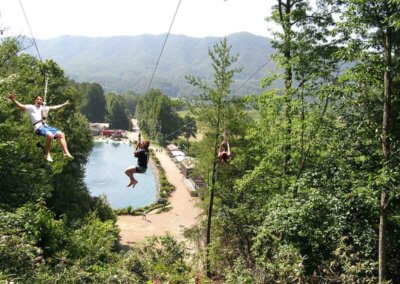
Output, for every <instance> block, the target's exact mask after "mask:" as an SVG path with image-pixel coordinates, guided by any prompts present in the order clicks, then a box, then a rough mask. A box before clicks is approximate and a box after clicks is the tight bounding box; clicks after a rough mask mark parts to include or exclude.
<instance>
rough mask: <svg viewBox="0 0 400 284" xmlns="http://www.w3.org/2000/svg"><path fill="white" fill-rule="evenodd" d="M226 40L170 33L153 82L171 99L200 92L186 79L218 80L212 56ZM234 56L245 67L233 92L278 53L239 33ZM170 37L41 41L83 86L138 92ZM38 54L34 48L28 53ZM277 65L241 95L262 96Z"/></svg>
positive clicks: (233, 40) (251, 82) (46, 52)
mask: <svg viewBox="0 0 400 284" xmlns="http://www.w3.org/2000/svg"><path fill="white" fill-rule="evenodd" d="M220 39H221V38H218V37H206V38H193V37H188V36H184V35H170V36H169V38H168V42H167V45H166V47H165V49H164V53H163V56H162V58H161V60H160V64H159V66H158V69H157V72H156V74H155V77H154V79H153V82H152V84H151V87H152V88H159V89H161V90H162V91H163V92H164V93H166V94H168V95H169V96H184V95H190V94H191V93H193V92H195V91H196V90H194V89H193V88H192V87H191V86H189V85H188V84H187V82H186V80H185V78H184V77H185V75H189V74H191V75H195V76H198V77H200V78H202V79H204V80H206V81H208V82H212V69H211V65H210V62H211V61H210V59H209V56H208V48H211V47H212V46H213V45H214V44H215V43H217V42H218V41H219V40H220ZM227 39H228V43H229V44H230V45H232V55H235V54H239V60H238V62H237V67H243V71H242V73H240V74H239V75H237V76H236V78H235V84H234V85H233V87H232V89H233V90H235V88H236V89H237V88H239V86H241V85H242V84H243V83H244V82H245V81H246V80H248V79H249V78H250V77H251V76H252V75H253V74H254V73H255V72H256V71H257V70H258V69H259V68H260V67H261V66H262V65H263V64H264V63H265V62H266V61H267V60H268V59H269V56H270V55H271V53H272V52H273V49H272V48H271V40H270V39H268V38H265V37H261V36H256V35H253V34H250V33H245V32H242V33H236V34H232V35H230V36H228V37H227ZM164 40H165V35H140V36H119V37H101V38H89V37H81V36H61V37H57V38H53V39H46V40H37V44H38V47H39V50H40V52H41V55H42V57H43V58H44V59H48V58H52V59H53V60H54V61H56V62H57V63H58V64H59V65H60V66H61V67H62V68H63V69H64V70H65V71H66V74H67V75H68V76H69V77H70V78H72V79H74V80H75V81H77V82H84V81H85V82H98V83H100V84H101V85H102V86H103V87H104V89H105V90H106V91H112V92H116V93H121V92H125V91H128V90H133V91H134V92H136V93H143V92H145V91H146V89H147V86H148V84H149V81H150V78H151V74H152V73H153V70H154V67H155V65H156V62H157V59H158V56H159V54H160V50H161V48H162V44H163V42H164ZM28 52H29V53H31V54H32V55H36V52H35V50H34V49H33V48H30V49H28ZM272 66H273V65H272V63H271V64H267V66H266V67H265V68H264V70H261V71H260V72H258V73H257V75H256V76H254V78H252V79H251V80H249V81H248V82H247V83H246V85H245V86H243V87H242V88H240V90H239V92H237V94H243V93H249V92H259V91H260V90H259V82H260V80H259V79H260V78H262V77H264V76H265V75H266V70H267V69H268V68H271V67H272Z"/></svg>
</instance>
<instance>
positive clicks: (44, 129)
mask: <svg viewBox="0 0 400 284" xmlns="http://www.w3.org/2000/svg"><path fill="white" fill-rule="evenodd" d="M58 132H60V131H59V130H58V129H57V128H55V127H51V126H48V125H43V126H40V127H39V128H38V129H36V131H35V133H36V135H39V136H44V137H47V134H51V135H53V136H54V135H56V134H57V133H58Z"/></svg>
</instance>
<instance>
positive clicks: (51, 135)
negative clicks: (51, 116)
mask: <svg viewBox="0 0 400 284" xmlns="http://www.w3.org/2000/svg"><path fill="white" fill-rule="evenodd" d="M8 98H9V99H10V100H11V101H13V102H14V104H15V105H16V106H17V107H18V108H19V109H21V110H25V111H27V112H28V114H29V117H30V119H31V122H32V125H33V128H34V130H35V134H36V135H39V136H44V137H45V138H46V143H45V146H44V158H45V160H46V161H48V162H53V159H52V158H51V155H50V149H51V142H52V140H53V139H57V140H58V142H59V143H60V145H61V149H62V151H63V153H64V157H65V158H67V159H73V157H72V155H71V154H70V152H69V151H68V146H67V141H66V140H65V134H64V133H62V132H61V131H59V130H58V129H57V128H54V127H50V126H48V125H47V124H46V123H45V119H46V118H45V117H44V115H43V114H44V113H45V114H47V113H48V111H49V110H56V109H59V108H62V107H64V106H66V105H68V104H69V101H66V102H65V103H63V104H62V105H57V106H43V98H42V97H41V96H36V97H35V100H34V104H33V105H24V104H21V103H20V102H19V101H17V100H16V99H15V98H16V95H15V94H10V95H9V96H8Z"/></svg>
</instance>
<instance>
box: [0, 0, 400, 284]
mask: <svg viewBox="0 0 400 284" xmlns="http://www.w3.org/2000/svg"><path fill="white" fill-rule="evenodd" d="M272 2H273V3H274V4H276V5H274V6H273V7H272V14H271V16H270V17H269V20H270V21H272V22H273V23H274V24H275V25H276V26H277V27H278V29H277V32H276V33H275V34H274V36H275V37H274V39H273V40H272V41H271V46H272V47H273V48H274V53H275V54H276V56H273V60H274V62H275V64H276V66H277V69H278V70H279V72H276V73H273V74H269V75H268V76H267V75H265V74H264V76H263V78H261V79H260V81H259V83H260V84H261V85H262V86H263V88H264V90H263V91H262V92H261V93H260V94H252V93H250V92H248V93H246V94H244V95H242V96H237V93H236V91H235V90H236V87H235V86H237V85H235V78H241V79H243V80H244V78H246V77H247V76H248V75H249V73H247V75H244V73H245V71H244V70H242V69H241V68H240V65H241V64H239V63H240V62H241V60H244V61H242V62H246V61H249V60H251V59H250V58H249V57H247V56H250V55H249V54H248V55H246V53H245V52H244V51H243V50H241V52H242V53H243V54H242V53H240V54H237V51H238V49H237V48H238V47H236V46H237V45H240V44H241V41H235V36H233V37H229V38H227V39H226V38H224V39H221V40H218V41H215V40H216V39H208V40H209V42H207V43H204V45H203V46H198V47H196V48H194V47H192V48H193V53H195V50H198V52H199V53H202V54H203V55H202V57H201V61H196V62H192V63H193V64H189V66H191V67H193V68H194V67H195V65H196V64H197V65H201V66H203V67H204V68H205V69H207V68H209V69H210V70H211V75H207V76H206V75H204V76H205V77H207V78H208V80H202V79H201V78H202V77H203V76H202V75H201V74H198V73H196V72H197V71H196V70H197V69H185V71H184V72H183V71H182V73H180V74H181V75H183V74H184V75H187V76H186V77H185V80H186V84H187V85H190V86H191V87H192V88H193V90H196V91H195V92H194V96H193V97H191V98H190V99H187V101H186V102H187V108H186V109H185V114H186V115H190V117H186V118H181V117H180V116H179V115H178V114H177V112H176V110H177V108H178V107H177V106H180V104H181V102H178V103H176V101H175V100H172V99H170V98H169V97H167V96H166V94H175V95H176V94H177V93H178V92H176V93H174V92H172V93H169V92H167V89H168V88H167V89H166V88H165V87H162V88H160V89H161V90H159V89H156V88H151V89H150V90H149V92H147V93H146V94H143V96H137V95H134V94H125V95H124V96H117V95H115V94H107V95H105V100H104V98H103V96H104V90H103V89H102V87H101V86H100V85H98V84H88V83H81V84H77V83H76V82H73V81H71V80H70V79H68V78H67V76H65V74H64V71H63V69H62V68H61V67H60V66H59V65H57V64H56V63H55V62H54V61H52V60H48V61H45V62H41V61H39V60H38V59H36V58H35V57H32V56H30V55H27V54H21V53H20V50H21V47H20V46H19V44H18V41H16V40H15V39H7V40H4V41H3V42H2V43H1V44H0V64H1V69H0V77H1V85H0V92H1V100H0V180H1V187H0V193H1V194H0V282H1V281H4V282H6V283H7V282H14V283H17V282H18V283H19V282H21V283H149V284H150V283H153V284H155V283H196V284H197V283H201V284H203V283H229V284H237V283H400V254H399V251H400V170H399V165H400V127H399V125H400V115H399V113H400V96H399V93H400V19H399V15H400V1H399V0H382V1H374V0H348V1H331V0H319V1H318V4H320V5H316V6H315V5H311V1H307V0H297V1H290V0H276V1H272ZM249 5H251V3H250V1H249ZM147 37H149V38H151V39H153V40H154V39H155V38H156V37H153V36H143V37H139V38H142V39H144V38H147ZM183 38H186V37H183ZM63 39H66V38H65V37H63V38H59V39H58V40H60V41H62V40H63ZM186 39H187V40H188V41H190V39H189V38H186ZM84 40H86V43H85V44H84V43H83V42H81V43H80V44H82V45H80V44H79V45H76V46H75V47H74V46H71V47H70V48H68V49H66V50H67V51H68V52H70V56H74V57H75V56H76V55H77V54H78V55H79V56H80V57H79V58H80V59H79V60H78V61H79V62H86V63H87V61H85V60H86V58H85V57H86V56H88V53H87V52H88V51H86V46H90V50H91V53H93V54H95V55H96V56H97V59H98V62H100V59H103V60H106V61H107V60H108V61H110V62H111V61H112V62H114V61H118V60H121V61H127V62H135V61H129V60H128V59H127V58H126V57H124V59H121V58H119V57H118V56H117V55H115V54H114V52H113V50H114V49H118V48H119V47H120V46H121V45H122V44H118V43H116V45H115V46H113V48H112V45H110V46H109V48H108V49H107V53H103V52H100V53H97V48H96V47H95V46H92V45H91V41H92V40H93V41H96V40H100V41H103V45H107V44H108V43H107V42H108V41H107V39H87V38H86V39H84ZM121 40H122V39H121ZM71 42H72V41H71ZM146 42H147V40H146ZM114 43H115V42H114ZM153 43H154V46H156V43H155V42H153ZM64 44H66V43H64ZM142 44H144V40H143V42H142ZM143 47H144V45H143ZM260 47H261V46H260ZM44 48H45V47H43V49H44ZM197 48H198V49H197ZM265 49H266V51H261V50H260V51H259V50H258V49H255V50H253V51H252V52H251V53H258V52H259V53H260V54H261V53H262V52H265V54H269V53H270V50H269V48H268V47H265ZM78 50H81V51H82V54H81V53H79V52H78ZM139 50H141V51H143V48H141V49H139ZM155 50H159V48H156V49H155ZM169 52H177V57H175V60H177V61H179V60H181V59H183V58H185V57H186V58H191V59H192V56H191V53H192V52H191V51H184V50H183V49H180V48H178V47H177V48H176V49H175V50H170V51H169ZM154 55H155V56H156V55H157V52H156V51H154ZM46 56H54V57H56V56H57V54H48V55H46ZM262 57H264V55H263V56H262ZM166 58H168V56H167V55H166ZM166 58H163V59H165V60H166V61H167V59H166ZM65 60H66V61H70V60H72V57H68V58H66V59H65ZM132 60H133V59H132ZM90 62H91V61H90ZM144 62H145V63H146V64H147V66H154V65H153V63H152V62H150V61H146V60H144ZM260 63H261V62H260ZM60 64H62V63H60ZM182 65H184V64H183V63H182ZM260 65H261V64H260ZM102 66H103V67H104V66H105V65H98V66H96V67H93V69H91V70H89V71H86V72H87V74H91V73H92V72H96V71H97V70H99V71H101V70H102V68H101V67H102ZM120 66H122V64H120ZM206 66H208V67H206ZM81 68H83V66H81V67H79V68H78V69H77V70H81ZM160 68H161V70H162V69H163V68H165V66H164V67H161V66H160ZM174 70H175V69H174ZM164 71H166V72H167V71H168V72H169V74H171V73H173V71H171V70H164ZM138 73H140V70H139V71H138ZM178 73H179V72H178ZM250 73H251V72H250ZM45 74H49V75H50V78H51V81H50V84H49V88H50V90H51V92H50V93H49V94H50V95H49V97H48V102H49V104H60V103H62V102H64V101H65V100H70V101H71V104H70V105H69V106H68V107H66V108H63V109H61V110H59V111H58V112H56V113H54V114H53V115H52V116H51V120H50V121H51V123H53V124H54V125H55V126H58V127H59V128H60V129H62V130H63V131H64V132H65V133H66V135H67V137H68V142H69V145H70V149H71V152H72V154H73V155H74V156H75V159H73V160H66V159H63V157H62V153H61V152H60V149H59V148H56V147H55V149H53V150H52V151H53V153H54V158H55V162H54V163H52V164H49V163H47V162H45V161H44V160H43V152H42V151H41V149H38V148H37V147H36V146H35V144H36V142H37V141H38V139H37V137H36V136H34V135H33V133H32V132H31V130H32V129H31V128H32V125H31V123H30V122H29V121H28V118H27V116H26V114H25V113H23V112H21V111H20V110H18V109H16V108H15V105H13V104H12V103H11V102H10V101H9V100H8V99H7V98H6V96H7V95H9V94H10V93H13V92H15V93H16V94H17V98H18V99H19V100H20V101H22V102H23V103H29V102H30V101H32V99H33V98H34V96H35V95H36V94H42V93H43V87H44V78H45V76H44V75H45ZM118 74H119V75H120V76H122V75H123V74H128V73H125V72H124V71H123V70H122V71H120V73H118ZM204 74H206V73H204ZM245 74H246V73H245ZM88 76H89V75H88ZM102 76H106V75H104V74H103V75H102ZM107 76H108V75H107ZM171 76H172V77H173V75H171ZM134 77H135V76H134ZM134 77H130V78H131V79H132V78H134ZM199 77H201V78H199ZM103 78H104V81H106V80H108V77H103ZM85 80H90V79H89V78H86V79H85ZM113 80H114V79H113ZM113 80H110V81H107V82H112V81H113ZM114 82H115V81H114ZM146 82H147V80H140V82H139V81H135V84H139V83H140V84H142V85H141V88H142V90H141V91H143V88H145V86H146ZM277 82H280V83H277ZM236 84H237V82H236ZM153 87H154V86H153ZM169 87H171V86H169ZM124 88H125V87H121V89H124ZM128 88H130V87H128ZM171 88H172V87H171ZM172 89H173V88H172ZM92 91H93V92H92ZM139 92H140V91H139ZM179 94H180V93H179ZM196 94H199V95H196ZM91 101H93V102H94V103H95V104H96V105H101V106H102V111H101V113H97V109H96V108H94V109H96V111H94V110H93V108H92V107H91V106H89V105H88V104H90V102H91ZM134 108H135V109H134ZM133 109H134V110H133ZM81 112H84V113H85V115H86V116H87V117H88V118H89V119H93V120H95V119H103V117H105V118H104V119H106V120H107V119H108V120H110V121H122V119H121V118H118V117H117V118H115V116H117V115H116V114H121V113H122V114H124V117H123V118H124V119H123V120H124V121H126V120H127V119H126V117H127V116H129V115H136V116H137V118H138V122H139V124H140V126H141V127H142V129H143V132H144V134H143V135H144V136H147V137H146V138H150V139H153V140H152V142H151V143H152V144H151V145H155V146H156V147H157V149H158V147H159V146H160V145H157V143H160V144H161V145H162V143H164V142H165V139H166V138H169V137H168V135H170V134H171V133H172V135H171V136H172V138H175V137H174V136H177V135H178V134H175V132H174V129H175V130H176V129H179V130H182V131H181V132H184V127H180V126H181V125H183V124H186V122H187V121H188V120H189V121H190V120H192V119H195V120H196V123H193V129H192V130H189V129H188V132H192V131H193V130H194V128H196V129H197V126H199V128H201V132H202V133H201V138H202V139H198V140H196V141H192V140H190V139H187V140H185V141H184V142H185V147H187V149H188V153H190V155H191V156H193V157H195V159H196V160H195V161H196V162H195V165H196V167H195V169H194V170H193V175H195V176H196V177H202V178H203V181H204V183H205V186H203V187H202V188H200V189H198V191H197V193H198V194H199V197H198V198H197V199H196V200H197V201H198V204H197V206H199V207H200V208H201V210H202V212H203V214H201V215H200V216H199V217H198V220H197V223H196V225H194V226H193V227H191V228H185V229H184V231H183V237H185V243H179V242H177V241H176V240H175V239H174V238H173V237H171V236H163V237H159V238H155V239H150V240H147V241H145V242H144V243H141V244H132V247H129V248H124V249H126V251H121V249H122V247H121V246H119V245H118V228H117V226H116V224H115V218H116V217H115V215H114V213H113V211H112V210H111V209H110V207H109V206H108V204H107V202H106V200H104V199H103V198H92V197H90V196H89V194H88V191H87V188H86V186H85V184H84V182H83V175H84V165H85V163H86V162H87V158H88V155H89V153H90V151H91V147H92V140H91V137H90V134H89V131H88V124H87V122H88V121H87V120H86V118H85V117H84V116H83V114H81ZM113 117H114V118H113ZM125 124H126V123H125ZM195 126H196V127H195ZM190 136H191V134H190V133H189V134H187V137H190ZM172 138H171V139H172ZM223 141H224V143H225V145H227V144H228V143H229V145H230V147H229V149H230V151H229V152H230V153H229V154H228V153H226V155H227V159H226V160H223V159H222V158H220V156H219V154H221V153H220V152H222V149H223V147H222V144H221V143H222V142H223ZM158 153H160V152H158ZM167 158H168V157H167ZM165 170H166V171H167V170H168V169H165ZM121 175H123V174H121ZM182 179H183V177H182ZM165 182H166V180H165V179H164V181H161V183H165ZM171 194H172V195H173V194H174V193H173V192H172V193H171ZM167 213H168V212H167ZM166 216H168V215H166ZM144 217H145V216H144ZM139 218H141V216H140V217H139ZM140 220H141V221H143V222H146V223H149V224H148V225H149V226H153V224H152V223H151V221H150V220H144V218H143V219H140ZM182 229H183V228H182Z"/></svg>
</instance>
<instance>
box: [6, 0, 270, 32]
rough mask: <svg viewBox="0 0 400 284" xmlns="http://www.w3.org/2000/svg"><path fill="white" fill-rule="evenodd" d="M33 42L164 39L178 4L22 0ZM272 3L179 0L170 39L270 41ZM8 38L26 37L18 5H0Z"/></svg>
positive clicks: (10, 0)
mask: <svg viewBox="0 0 400 284" xmlns="http://www.w3.org/2000/svg"><path fill="white" fill-rule="evenodd" d="M21 1H22V4H23V7H24V10H25V12H26V14H27V17H28V20H29V22H30V25H31V27H32V30H33V34H34V36H35V37H36V38H39V39H45V38H52V37H57V36H60V35H66V34H68V35H82V36H90V37H98V36H119V35H139V34H163V33H166V32H167V31H168V28H169V25H170V23H171V20H172V17H173V14H174V12H175V10H176V7H177V4H178V2H179V0H21ZM275 2H276V1H273V0H227V1H225V0H181V4H180V8H179V11H178V14H177V17H176V20H175V23H174V26H173V28H172V31H171V33H173V34H184V35H188V36H193V37H205V36H225V35H228V34H231V33H235V32H242V31H247V32H250V33H253V34H256V35H262V36H270V34H271V32H270V31H269V30H268V29H269V27H270V25H271V24H270V23H267V22H266V21H265V20H264V19H265V17H267V16H268V15H269V13H270V9H271V6H272V4H274V3H275ZM0 13H1V14H0V24H1V26H2V27H7V28H8V30H7V35H29V29H28V27H27V24H26V22H25V18H24V16H23V13H22V11H21V7H20V4H19V0H1V1H0Z"/></svg>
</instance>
